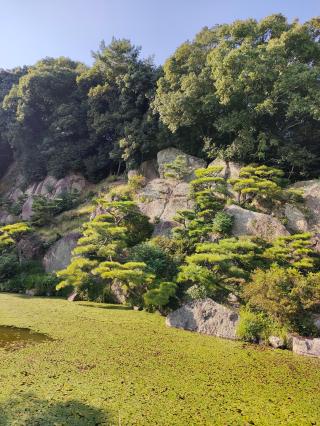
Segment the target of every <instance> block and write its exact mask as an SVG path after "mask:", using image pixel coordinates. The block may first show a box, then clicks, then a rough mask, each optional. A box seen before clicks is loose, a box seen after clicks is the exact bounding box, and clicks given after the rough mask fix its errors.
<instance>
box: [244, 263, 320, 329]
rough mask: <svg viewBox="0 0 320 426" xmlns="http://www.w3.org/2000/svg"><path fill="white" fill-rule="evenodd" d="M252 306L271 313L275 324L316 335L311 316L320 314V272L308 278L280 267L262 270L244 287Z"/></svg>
mask: <svg viewBox="0 0 320 426" xmlns="http://www.w3.org/2000/svg"><path fill="white" fill-rule="evenodd" d="M243 297H244V299H245V300H246V301H247V302H248V306H249V307H251V308H253V309H255V310H258V311H261V312H264V313H266V314H268V315H269V316H270V317H271V318H272V319H273V320H274V321H276V322H279V323H280V324H281V325H285V326H288V327H289V328H290V329H291V330H292V331H296V332H299V333H301V334H304V335H308V334H314V333H315V330H314V328H313V326H312V323H311V313H313V312H319V311H320V273H319V272H318V273H309V274H308V275H306V276H304V275H302V273H301V272H299V271H298V270H296V269H294V268H290V269H283V268H280V267H278V266H276V265H274V266H272V267H271V268H270V269H269V270H267V271H262V270H261V269H258V270H257V271H255V272H254V273H253V275H252V279H251V282H250V283H247V284H244V291H243Z"/></svg>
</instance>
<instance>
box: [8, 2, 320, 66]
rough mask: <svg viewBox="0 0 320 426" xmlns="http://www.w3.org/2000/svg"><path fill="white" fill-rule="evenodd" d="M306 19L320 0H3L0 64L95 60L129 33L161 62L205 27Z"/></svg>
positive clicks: (317, 9)
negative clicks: (276, 17) (273, 17)
mask: <svg viewBox="0 0 320 426" xmlns="http://www.w3.org/2000/svg"><path fill="white" fill-rule="evenodd" d="M279 12H280V13H283V14H284V15H286V16H287V17H288V18H289V20H292V19H295V18H299V20H300V21H301V22H304V21H306V20H308V19H309V18H311V17H313V16H317V15H320V1H319V0H304V1H302V0H220V1H218V0H211V1H210V0H0V19H1V21H0V40H1V43H0V68H10V67H14V66H17V65H23V64H32V63H34V62H35V61H37V60H38V59H40V58H43V57H45V56H54V57H56V56H61V55H64V56H70V57H71V58H73V59H77V60H81V61H83V62H85V63H87V64H90V63H91V54H90V52H91V50H96V49H97V48H98V46H99V43H100V41H101V40H102V39H104V40H105V41H106V42H107V43H108V42H109V41H110V40H111V38H112V36H115V37H117V38H122V37H125V38H129V39H131V40H132V42H133V43H134V44H137V45H141V46H142V47H143V50H142V52H143V55H144V56H149V55H152V54H154V55H155V61H156V63H158V64H161V63H163V62H164V60H165V59H166V58H167V57H168V56H169V55H170V54H171V53H173V52H174V50H175V49H176V47H178V46H179V45H180V44H181V43H182V42H183V41H185V40H187V39H192V38H193V36H194V35H195V34H196V33H197V32H198V31H199V30H200V29H201V28H202V27H204V26H206V25H207V26H212V25H214V24H217V23H225V22H231V21H233V20H235V19H245V18H248V17H254V18H256V19H260V18H262V17H264V16H267V15H270V14H272V13H279Z"/></svg>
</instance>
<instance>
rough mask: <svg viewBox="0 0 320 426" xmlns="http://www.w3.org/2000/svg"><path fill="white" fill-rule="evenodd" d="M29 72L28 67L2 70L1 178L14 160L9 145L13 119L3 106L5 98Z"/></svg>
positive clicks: (0, 90)
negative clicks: (9, 132) (9, 133)
mask: <svg viewBox="0 0 320 426" xmlns="http://www.w3.org/2000/svg"><path fill="white" fill-rule="evenodd" d="M26 72H27V67H22V68H20V67H18V68H14V69H12V70H4V69H1V70H0V178H1V177H2V176H3V175H4V174H5V172H6V171H7V169H8V167H9V165H10V164H11V162H12V161H13V151H12V149H11V147H10V145H9V139H8V131H9V128H10V123H11V121H12V117H11V114H10V113H8V112H7V111H5V109H4V108H3V100H4V98H5V96H6V95H7V94H8V93H9V92H10V90H11V88H12V86H13V85H15V84H17V83H18V81H19V78H20V77H22V76H23V75H24V74H26Z"/></svg>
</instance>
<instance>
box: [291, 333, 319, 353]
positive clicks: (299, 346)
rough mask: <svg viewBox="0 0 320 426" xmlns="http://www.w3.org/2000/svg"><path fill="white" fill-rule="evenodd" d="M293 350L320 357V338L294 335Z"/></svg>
mask: <svg viewBox="0 0 320 426" xmlns="http://www.w3.org/2000/svg"><path fill="white" fill-rule="evenodd" d="M292 350H293V352H295V353H296V354H299V355H309V356H317V357H320V338H314V339H313V338H310V337H301V336H293V337H292Z"/></svg>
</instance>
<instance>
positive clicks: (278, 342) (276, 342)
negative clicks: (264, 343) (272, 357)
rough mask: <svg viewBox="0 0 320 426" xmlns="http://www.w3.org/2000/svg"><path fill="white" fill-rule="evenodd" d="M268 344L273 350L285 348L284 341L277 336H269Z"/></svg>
mask: <svg viewBox="0 0 320 426" xmlns="http://www.w3.org/2000/svg"><path fill="white" fill-rule="evenodd" d="M268 342H269V344H270V346H272V347H273V348H274V349H284V348H285V347H286V342H285V340H284V339H282V338H281V337H278V336H270V337H269V339H268Z"/></svg>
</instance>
